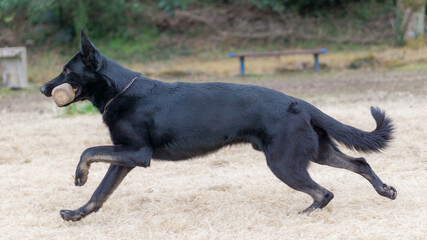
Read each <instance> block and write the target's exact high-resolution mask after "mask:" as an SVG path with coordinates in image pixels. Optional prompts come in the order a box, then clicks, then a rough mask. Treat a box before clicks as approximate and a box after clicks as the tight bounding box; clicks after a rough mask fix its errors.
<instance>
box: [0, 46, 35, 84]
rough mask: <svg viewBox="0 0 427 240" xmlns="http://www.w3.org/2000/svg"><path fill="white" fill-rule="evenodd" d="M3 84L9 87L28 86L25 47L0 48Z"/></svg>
mask: <svg viewBox="0 0 427 240" xmlns="http://www.w3.org/2000/svg"><path fill="white" fill-rule="evenodd" d="M0 62H1V71H2V77H3V84H4V85H5V86H7V87H8V88H10V89H20V88H25V87H27V86H28V76H27V50H26V48H25V47H10V48H9V47H6V48H0Z"/></svg>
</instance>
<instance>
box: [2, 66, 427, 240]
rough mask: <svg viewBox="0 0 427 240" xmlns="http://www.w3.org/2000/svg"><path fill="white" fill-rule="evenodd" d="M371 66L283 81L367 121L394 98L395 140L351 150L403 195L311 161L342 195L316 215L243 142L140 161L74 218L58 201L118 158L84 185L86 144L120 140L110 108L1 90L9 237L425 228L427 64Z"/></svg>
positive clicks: (261, 235) (320, 103) (308, 235)
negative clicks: (102, 111)
mask: <svg viewBox="0 0 427 240" xmlns="http://www.w3.org/2000/svg"><path fill="white" fill-rule="evenodd" d="M364 75H365V73H360V74H359V73H358V74H355V75H354V74H353V78H355V79H356V80H355V82H356V83H358V84H356V83H355V85H351V86H352V87H355V86H356V87H357V89H358V90H357V91H356V92H354V91H352V89H347V91H343V90H342V89H346V86H345V84H344V86H342V84H339V85H338V86H339V87H336V88H332V87H329V88H327V91H326V90H325V91H320V92H318V94H314V93H312V92H308V93H307V91H305V90H304V86H305V84H306V85H307V84H308V85H307V86H312V87H313V86H319V89H322V86H323V85H322V81H327V79H331V78H332V79H333V81H341V80H342V81H346V79H348V74H345V73H344V74H338V75H334V76H331V77H324V78H320V79H319V80H315V81H313V82H309V83H307V82H306V81H305V80H304V77H301V79H298V77H295V78H296V79H291V80H283V83H282V84H289V85H287V86H291V87H292V86H296V85H295V84H294V82H295V81H297V80H301V85H302V87H301V89H300V90H298V88H297V89H295V88H291V89H289V90H290V92H292V93H295V94H294V95H297V96H298V95H301V96H302V95H305V96H307V95H308V97H307V98H306V100H309V101H311V102H312V103H314V104H315V105H316V106H317V107H319V108H320V109H321V110H323V111H324V112H325V113H327V114H329V115H331V116H333V117H334V118H336V119H338V120H340V121H342V122H344V123H346V124H350V125H353V126H355V127H358V128H360V129H363V130H372V129H373V128H374V125H375V123H374V121H373V119H372V117H371V116H370V112H369V106H371V105H374V106H380V107H381V108H383V109H385V110H386V111H387V113H388V114H389V115H390V116H391V117H392V118H393V119H394V121H395V124H396V127H397V130H396V134H395V140H394V141H393V142H392V144H391V145H390V147H389V148H388V149H386V150H385V151H383V153H381V154H360V153H357V152H351V151H346V153H348V154H350V155H353V156H364V157H366V158H367V160H368V162H369V163H370V165H371V166H372V168H373V169H374V170H375V171H376V173H377V174H378V175H379V177H380V178H381V179H382V180H383V181H384V182H385V183H387V184H389V185H392V186H394V187H395V188H396V189H397V191H398V196H397V199H396V200H394V201H391V200H389V199H386V198H383V197H380V196H379V195H377V193H376V192H375V191H374V189H373V188H372V187H371V185H370V184H369V183H368V182H367V181H366V180H365V179H363V178H362V177H360V176H359V175H356V174H354V173H351V172H349V171H346V170H340V169H333V168H330V167H325V166H319V165H316V164H312V165H311V166H310V170H309V171H310V173H311V175H312V177H313V178H314V179H315V181H317V182H318V183H319V184H321V185H323V186H324V187H326V188H328V189H329V190H331V191H332V192H333V193H334V194H335V198H334V199H333V200H332V201H331V203H330V204H329V205H328V206H327V207H326V208H325V209H324V210H322V211H316V212H314V213H312V214H310V215H305V214H303V215H299V214H298V212H299V211H301V210H303V209H304V208H306V207H308V206H309V205H310V204H311V198H310V197H309V196H308V195H305V194H303V193H300V192H296V191H294V190H292V189H290V188H289V187H287V186H286V185H285V184H283V183H282V182H280V181H279V180H278V179H277V178H275V177H274V175H273V174H272V173H271V172H270V170H269V169H268V167H267V166H266V163H265V159H264V157H263V155H262V154H260V153H258V152H255V151H254V150H252V148H251V147H250V146H247V145H241V146H235V147H231V148H225V149H223V150H221V151H219V152H217V153H215V154H212V155H209V156H206V157H203V158H197V159H193V160H191V161H182V162H163V161H153V162H152V165H151V167H150V168H148V169H135V170H133V171H132V172H131V173H130V174H129V175H128V176H127V178H126V179H125V180H124V181H123V183H122V184H121V185H120V186H119V188H118V189H117V190H116V191H115V192H114V194H113V195H112V196H111V197H110V199H109V200H108V201H107V202H106V203H105V204H104V206H103V208H102V209H101V210H100V211H98V212H97V213H95V214H91V215H89V216H88V217H86V218H85V219H83V220H82V221H80V222H64V221H63V220H62V219H61V218H60V216H59V210H60V209H74V208H78V207H80V206H81V205H83V204H84V203H85V202H86V201H87V200H88V199H89V198H90V196H91V194H92V193H93V191H94V189H95V188H96V186H97V185H98V183H99V182H100V181H101V179H102V177H103V175H104V174H105V172H106V169H107V167H108V166H107V165H106V164H102V163H98V164H94V165H92V167H91V171H90V174H89V180H88V182H87V183H86V185H85V186H83V187H75V186H74V184H73V183H74V180H73V174H74V171H75V167H76V165H77V162H78V159H79V156H80V154H81V152H82V151H83V150H84V149H85V148H87V147H91V146H96V145H103V144H110V140H109V136H108V132H107V130H106V128H105V127H104V125H103V124H102V122H101V117H100V116H99V115H82V116H74V117H63V116H61V115H60V114H59V115H58V113H57V112H56V111H54V110H53V109H55V107H54V106H53V103H52V102H50V101H49V100H45V99H42V98H40V97H38V96H37V95H34V96H33V95H30V96H29V97H28V96H26V95H25V94H24V95H16V96H13V97H4V96H3V98H1V97H0V112H1V113H0V186H1V188H0V195H1V197H0V212H1V213H2V214H1V216H0V239H78V238H81V239H425V238H426V235H427V217H426V216H427V208H426V204H427V187H426V180H427V147H426V146H427V130H426V128H425V127H424V123H423V122H424V120H425V119H427V110H426V109H427V108H426V106H427V94H426V93H427V77H424V76H427V74H425V73H397V74H395V75H393V76H394V77H393V76H389V75H386V74H384V73H367V75H369V76H373V77H374V78H371V80H369V81H370V82H369V83H367V82H366V81H362V80H363V79H365V77H364ZM408 75H409V77H408ZM396 76H397V77H396ZM372 79H373V80H372ZM389 79H394V80H389ZM239 81H240V80H239ZM251 81H253V82H251V83H254V84H257V83H259V84H261V85H267V86H270V85H271V84H270V83H266V82H265V81H263V80H262V79H261V80H251ZM398 83H399V84H400V85H399V84H398ZM292 84H294V85H292ZM313 84H314V85H313ZM316 84H317V85H316ZM393 84H394V85H393ZM413 84H416V86H415V87H414V86H413ZM349 86H350V85H349ZM390 86H397V87H390ZM402 86H403V87H402ZM404 86H412V87H404ZM270 87H275V88H276V89H280V90H283V89H284V88H285V87H284V86H282V85H280V84H279V83H278V84H276V85H275V86H270ZM355 89H356V88H355ZM29 106H30V107H29Z"/></svg>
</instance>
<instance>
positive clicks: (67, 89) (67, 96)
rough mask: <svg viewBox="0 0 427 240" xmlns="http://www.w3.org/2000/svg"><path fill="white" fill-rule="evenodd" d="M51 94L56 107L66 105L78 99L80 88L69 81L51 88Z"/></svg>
mask: <svg viewBox="0 0 427 240" xmlns="http://www.w3.org/2000/svg"><path fill="white" fill-rule="evenodd" d="M51 95H52V97H53V100H54V101H55V103H56V105H57V106H58V107H66V106H68V105H70V104H71V103H73V102H75V101H77V100H78V99H79V97H80V95H81V90H80V88H78V87H75V86H72V85H71V84H69V83H63V84H60V85H58V86H56V87H55V88H53V89H52V92H51Z"/></svg>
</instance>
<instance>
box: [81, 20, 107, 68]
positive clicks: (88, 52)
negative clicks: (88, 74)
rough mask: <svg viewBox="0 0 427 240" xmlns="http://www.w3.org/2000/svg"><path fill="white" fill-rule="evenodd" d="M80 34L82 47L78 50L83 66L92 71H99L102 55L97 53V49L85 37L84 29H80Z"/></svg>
mask: <svg viewBox="0 0 427 240" xmlns="http://www.w3.org/2000/svg"><path fill="white" fill-rule="evenodd" d="M81 33H82V37H81V43H82V47H81V49H80V53H81V57H82V61H83V64H84V65H85V66H86V67H88V68H90V69H92V70H95V71H98V70H99V69H101V66H102V55H101V53H100V52H99V51H98V49H96V48H95V45H93V43H92V42H91V41H90V39H89V38H88V37H87V36H86V33H85V31H84V28H82V31H81Z"/></svg>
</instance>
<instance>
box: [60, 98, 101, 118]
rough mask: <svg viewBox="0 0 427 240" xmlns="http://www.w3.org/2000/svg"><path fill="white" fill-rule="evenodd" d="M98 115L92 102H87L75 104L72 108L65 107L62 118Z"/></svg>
mask: <svg viewBox="0 0 427 240" xmlns="http://www.w3.org/2000/svg"><path fill="white" fill-rule="evenodd" d="M97 113H99V111H98V109H96V108H95V107H94V106H93V105H92V104H91V103H90V102H88V101H85V102H82V103H73V104H71V105H70V106H68V107H65V108H64V112H63V113H62V114H63V115H62V116H75V115H84V114H97Z"/></svg>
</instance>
